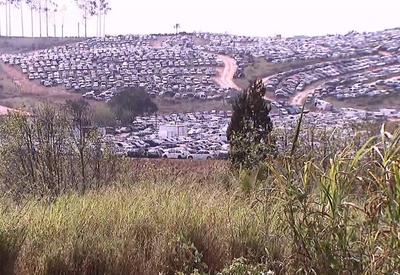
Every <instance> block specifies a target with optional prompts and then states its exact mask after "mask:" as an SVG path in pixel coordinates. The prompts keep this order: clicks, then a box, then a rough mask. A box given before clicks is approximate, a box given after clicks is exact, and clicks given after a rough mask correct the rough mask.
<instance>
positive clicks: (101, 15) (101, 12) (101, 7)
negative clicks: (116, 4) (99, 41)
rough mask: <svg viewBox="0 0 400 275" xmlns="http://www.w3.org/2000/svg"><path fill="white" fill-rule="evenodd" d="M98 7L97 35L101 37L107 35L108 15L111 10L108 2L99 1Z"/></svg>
mask: <svg viewBox="0 0 400 275" xmlns="http://www.w3.org/2000/svg"><path fill="white" fill-rule="evenodd" d="M97 6H98V13H97V34H98V36H100V37H101V36H103V35H105V29H106V27H105V26H106V23H105V22H106V15H107V14H108V12H109V11H110V10H111V8H110V3H109V2H108V1H107V0H98V3H97Z"/></svg>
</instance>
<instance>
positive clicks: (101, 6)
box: [0, 0, 111, 37]
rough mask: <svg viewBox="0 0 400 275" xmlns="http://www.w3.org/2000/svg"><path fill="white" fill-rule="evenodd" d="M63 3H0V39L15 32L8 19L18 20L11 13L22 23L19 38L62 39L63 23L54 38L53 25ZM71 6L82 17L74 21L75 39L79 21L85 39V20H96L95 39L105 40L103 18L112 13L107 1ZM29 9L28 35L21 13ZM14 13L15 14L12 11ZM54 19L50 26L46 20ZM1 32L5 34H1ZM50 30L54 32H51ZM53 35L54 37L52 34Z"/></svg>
mask: <svg viewBox="0 0 400 275" xmlns="http://www.w3.org/2000/svg"><path fill="white" fill-rule="evenodd" d="M63 1H64V0H0V8H1V11H0V14H1V16H0V18H1V17H3V16H4V18H5V24H4V26H2V25H1V24H2V22H3V21H1V20H0V36H1V35H2V34H3V33H5V36H11V35H12V34H14V32H15V30H14V29H13V24H12V21H11V19H12V18H15V17H17V15H16V14H13V13H12V11H15V9H17V10H18V11H19V14H18V16H19V17H20V20H21V30H20V33H21V36H22V37H24V36H29V35H30V36H31V37H34V36H35V29H36V30H37V31H36V35H37V36H39V37H49V36H51V35H53V36H55V37H56V36H61V37H64V22H62V23H61V26H58V28H60V27H61V33H60V32H59V33H58V34H57V24H56V22H55V17H56V16H57V15H59V14H60V12H63V8H62V7H61V2H63ZM72 4H74V5H76V6H77V7H78V8H79V11H80V13H81V17H80V18H79V19H78V21H77V36H80V32H81V23H80V20H83V35H84V37H87V36H88V31H87V24H88V20H89V19H91V18H93V17H96V19H97V24H96V35H97V36H104V35H105V28H106V17H107V15H108V13H109V11H110V10H111V6H110V3H109V1H108V0H73V1H72ZM25 7H28V8H29V10H30V25H31V30H30V34H29V35H28V34H27V32H26V30H25V23H26V22H25V21H24V20H25V19H26V17H25V16H26V15H24V9H25ZM12 9H14V10H12ZM35 17H36V18H37V20H38V24H37V25H35V24H34V18H35ZM50 17H52V18H53V22H50V20H49V18H50ZM3 29H4V30H5V31H3ZM51 29H53V30H51ZM51 32H53V34H51Z"/></svg>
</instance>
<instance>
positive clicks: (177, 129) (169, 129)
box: [158, 124, 188, 138]
mask: <svg viewBox="0 0 400 275" xmlns="http://www.w3.org/2000/svg"><path fill="white" fill-rule="evenodd" d="M187 132H188V130H187V126H186V125H183V124H165V125H160V128H159V130H158V137H159V138H173V137H186V136H187Z"/></svg>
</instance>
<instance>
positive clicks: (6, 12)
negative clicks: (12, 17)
mask: <svg viewBox="0 0 400 275" xmlns="http://www.w3.org/2000/svg"><path fill="white" fill-rule="evenodd" d="M7 3H8V0H6V2H5V5H4V7H5V11H6V14H5V15H6V16H5V18H6V25H5V27H6V36H7V35H8V23H7V20H8V19H7V18H8V12H7Z"/></svg>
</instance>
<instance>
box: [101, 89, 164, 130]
mask: <svg viewBox="0 0 400 275" xmlns="http://www.w3.org/2000/svg"><path fill="white" fill-rule="evenodd" d="M109 105H110V107H111V111H112V112H113V113H114V114H115V117H116V118H117V119H118V120H119V121H120V122H121V123H122V124H127V123H131V122H132V121H133V120H134V118H135V117H136V116H140V115H145V114H152V113H155V112H157V110H158V108H157V105H156V104H155V103H154V102H153V101H152V100H151V98H150V96H149V94H148V93H146V91H145V90H143V89H141V88H129V89H125V90H123V91H122V92H120V93H119V94H117V95H115V96H114V97H113V98H112V99H111V101H110V102H109Z"/></svg>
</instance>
